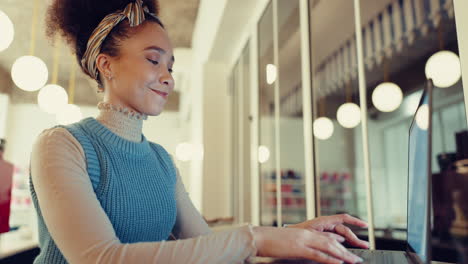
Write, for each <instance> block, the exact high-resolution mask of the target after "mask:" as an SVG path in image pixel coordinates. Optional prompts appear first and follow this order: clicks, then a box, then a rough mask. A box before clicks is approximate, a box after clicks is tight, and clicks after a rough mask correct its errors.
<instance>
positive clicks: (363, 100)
mask: <svg viewBox="0 0 468 264" xmlns="http://www.w3.org/2000/svg"><path fill="white" fill-rule="evenodd" d="M354 14H355V17H354V19H355V23H354V24H355V31H356V47H357V60H358V77H359V99H360V105H361V122H362V143H363V150H364V153H363V154H364V156H363V158H364V176H365V179H366V194H367V195H366V198H367V218H368V223H369V227H368V231H369V242H370V249H375V236H374V212H373V204H372V181H371V174H370V157H369V135H368V126H367V94H366V75H365V72H364V58H363V50H362V31H361V6H360V2H359V0H354Z"/></svg>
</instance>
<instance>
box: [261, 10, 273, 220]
mask: <svg viewBox="0 0 468 264" xmlns="http://www.w3.org/2000/svg"><path fill="white" fill-rule="evenodd" d="M273 39H274V38H273V4H272V3H270V4H269V5H268V7H267V8H266V10H265V12H264V14H263V16H262V17H261V19H260V21H259V23H258V72H259V79H258V83H259V84H258V85H259V87H258V89H259V90H258V93H259V95H258V97H259V117H258V120H259V147H258V158H259V163H260V164H259V177H260V224H261V225H277V216H276V215H277V209H276V208H277V202H276V183H275V182H276V163H275V162H276V156H275V154H276V153H275V149H276V144H275V132H276V131H275V108H276V104H275V81H276V77H277V67H276V66H275V61H274V45H273V43H274V42H273Z"/></svg>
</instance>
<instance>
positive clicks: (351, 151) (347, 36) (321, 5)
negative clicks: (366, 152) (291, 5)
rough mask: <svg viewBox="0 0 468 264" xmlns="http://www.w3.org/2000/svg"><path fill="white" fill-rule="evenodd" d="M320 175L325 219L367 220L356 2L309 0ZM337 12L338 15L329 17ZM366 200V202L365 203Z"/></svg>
mask: <svg viewBox="0 0 468 264" xmlns="http://www.w3.org/2000/svg"><path fill="white" fill-rule="evenodd" d="M309 8H310V27H311V29H310V32H311V37H310V39H311V47H310V48H311V64H312V65H311V70H312V100H313V110H312V113H313V134H314V142H315V144H314V145H315V157H316V159H315V173H316V177H317V182H318V192H317V197H318V199H317V200H318V201H319V203H318V204H317V205H318V208H319V210H318V211H319V214H320V215H331V214H338V213H349V214H351V215H355V216H358V217H360V218H363V219H366V208H365V198H366V196H365V193H364V192H355V188H356V186H358V185H359V186H360V185H364V175H363V165H364V164H363V162H362V161H361V162H358V161H357V159H356V157H357V156H359V155H360V153H362V151H363V150H362V144H359V143H358V142H356V137H357V136H360V135H361V133H360V125H361V122H360V112H359V111H360V108H359V95H358V92H359V91H358V81H357V79H358V78H357V77H358V76H357V57H356V52H355V50H356V40H355V38H356V36H355V34H354V32H355V30H354V19H355V18H354V12H353V10H354V8H353V2H352V1H348V0H339V1H333V2H330V1H320V2H318V3H317V2H316V1H310V6H309ZM330 14H334V15H330ZM360 201H362V202H360Z"/></svg>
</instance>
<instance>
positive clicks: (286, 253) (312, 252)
mask: <svg viewBox="0 0 468 264" xmlns="http://www.w3.org/2000/svg"><path fill="white" fill-rule="evenodd" d="M253 233H254V240H255V245H256V246H257V251H258V252H257V255H258V256H261V257H276V258H305V259H309V260H314V261H318V262H320V263H327V264H328V263H329V264H340V263H343V262H347V263H358V262H362V259H361V258H359V257H358V256H355V255H353V254H352V253H351V252H349V251H348V250H347V249H346V248H344V247H343V246H342V245H341V244H340V242H339V236H336V235H333V234H329V235H326V233H322V232H318V231H315V230H306V229H299V228H277V227H264V226H257V227H254V228H253ZM335 236H336V237H335Z"/></svg>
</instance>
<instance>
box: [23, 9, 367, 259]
mask: <svg viewBox="0 0 468 264" xmlns="http://www.w3.org/2000/svg"><path fill="white" fill-rule="evenodd" d="M158 11H159V10H158V5H157V2H156V1H142V0H136V1H130V0H112V1H94V0H87V1H86V0H81V1H80V0H55V1H53V2H52V4H51V6H50V7H49V9H48V12H47V26H48V35H49V37H53V35H54V34H56V33H60V35H61V36H62V37H64V38H65V39H66V40H67V42H68V43H69V44H70V45H71V47H72V48H73V49H74V51H75V53H76V56H77V60H78V63H79V64H80V66H81V68H82V70H83V71H84V72H85V73H86V74H87V75H89V76H90V77H91V78H93V79H95V80H96V82H97V83H98V85H99V91H100V92H103V93H104V100H103V102H100V103H99V104H98V108H99V109H100V114H99V116H98V117H97V118H96V119H94V118H86V119H84V120H82V121H80V122H78V123H75V124H72V125H70V126H66V127H63V126H57V127H54V128H51V129H47V130H45V131H43V132H42V133H41V135H40V136H39V137H38V139H37V141H36V143H35V144H34V147H33V153H32V156H31V193H32V196H33V200H34V204H35V207H36V210H37V212H38V223H39V239H40V247H41V253H40V254H39V256H38V257H37V258H36V260H35V263H52V264H53V263H67V262H70V263H240V262H243V261H244V260H245V259H246V258H248V257H249V256H271V257H293V258H298V257H302V258H308V259H312V260H317V261H321V262H323V263H342V261H346V262H349V263H355V262H358V261H360V259H359V258H358V257H356V256H354V255H352V254H351V253H349V252H348V251H347V250H346V249H345V248H344V247H343V246H342V245H341V244H340V242H344V241H345V240H347V241H348V242H349V243H351V244H354V245H356V246H359V247H364V248H366V247H368V244H367V242H364V241H361V240H359V239H358V238H357V237H356V236H355V235H354V234H353V233H352V232H351V231H350V229H349V228H347V227H345V226H344V225H343V224H344V223H348V224H352V225H357V226H361V227H365V226H366V223H365V222H362V221H360V220H358V219H355V218H353V217H350V216H348V215H338V216H329V217H321V218H317V219H314V220H310V221H307V222H303V223H300V224H297V225H294V226H290V227H292V228H274V227H255V226H252V225H246V226H243V227H240V228H237V229H232V230H229V231H225V232H219V233H212V232H211V231H210V229H209V228H208V226H207V224H206V222H205V221H204V220H203V218H202V216H201V215H200V214H199V213H198V212H197V210H196V209H195V208H194V206H193V204H192V203H191V201H190V199H189V197H188V195H187V193H186V191H185V188H184V186H183V184H182V181H181V178H180V176H179V174H178V171H177V169H176V168H175V166H174V163H173V161H172V158H171V157H170V156H169V154H168V153H167V152H166V151H165V150H164V148H162V147H161V146H159V145H158V144H154V143H151V142H148V141H147V140H146V138H145V137H144V135H142V124H143V120H145V119H146V118H147V116H148V115H150V116H157V115H159V114H160V113H161V112H162V110H163V107H164V105H165V103H166V102H167V98H168V96H169V95H170V94H171V93H172V91H173V89H174V80H173V78H172V76H171V72H172V67H173V64H174V56H173V49H172V45H171V42H170V40H169V38H168V35H167V32H166V31H165V29H164V26H163V24H162V23H161V21H160V20H159V18H158V16H157V15H158ZM171 234H172V235H174V236H175V237H176V238H177V239H178V240H176V241H166V239H167V238H168V237H169V236H170V235H171Z"/></svg>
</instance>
